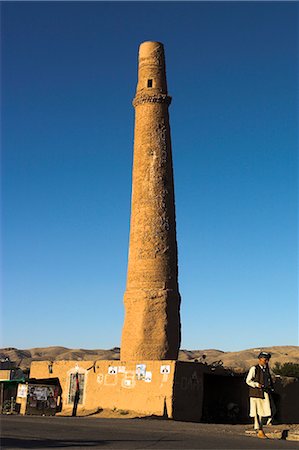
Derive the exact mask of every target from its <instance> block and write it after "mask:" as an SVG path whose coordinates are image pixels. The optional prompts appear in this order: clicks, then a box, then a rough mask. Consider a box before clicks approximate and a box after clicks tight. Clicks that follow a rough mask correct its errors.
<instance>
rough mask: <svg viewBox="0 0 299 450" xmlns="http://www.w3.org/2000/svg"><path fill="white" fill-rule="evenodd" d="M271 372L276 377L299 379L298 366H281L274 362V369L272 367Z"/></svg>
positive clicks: (291, 364) (287, 364)
mask: <svg viewBox="0 0 299 450" xmlns="http://www.w3.org/2000/svg"><path fill="white" fill-rule="evenodd" d="M272 371H273V372H274V373H275V374H276V375H281V376H282V377H295V378H299V364H296V363H291V362H287V363H284V364H281V363H279V362H276V363H275V364H274V367H272Z"/></svg>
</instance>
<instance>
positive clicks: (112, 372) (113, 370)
mask: <svg viewBox="0 0 299 450" xmlns="http://www.w3.org/2000/svg"><path fill="white" fill-rule="evenodd" d="M108 373H109V374H110V375H116V374H117V366H109V367H108Z"/></svg>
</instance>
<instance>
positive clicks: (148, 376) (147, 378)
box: [144, 372, 152, 383]
mask: <svg viewBox="0 0 299 450" xmlns="http://www.w3.org/2000/svg"><path fill="white" fill-rule="evenodd" d="M144 381H145V382H146V383H151V381H152V372H145V377H144Z"/></svg>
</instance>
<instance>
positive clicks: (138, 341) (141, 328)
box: [121, 289, 181, 361]
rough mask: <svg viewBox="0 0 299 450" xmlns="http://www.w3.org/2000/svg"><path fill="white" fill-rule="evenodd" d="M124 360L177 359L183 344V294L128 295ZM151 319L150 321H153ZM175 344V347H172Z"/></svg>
mask: <svg viewBox="0 0 299 450" xmlns="http://www.w3.org/2000/svg"><path fill="white" fill-rule="evenodd" d="M124 304H125V310H126V316H127V317H128V318H126V319H125V323H124V327H123V337H122V350H121V358H122V359H124V360H133V361H137V360H140V359H147V360H155V359H159V360H160V359H161V360H164V359H177V357H178V350H177V349H178V348H179V344H180V338H181V336H180V327H179V326H177V327H176V328H175V327H174V326H173V323H177V324H179V316H180V294H179V293H178V292H177V291H173V290H171V289H160V290H158V289H152V290H151V291H145V290H141V289H140V290H139V289H138V290H132V291H127V292H126V293H125V295H124ZM149 318H150V320H149ZM170 342H171V344H172V345H171V346H170V345H169V343H170Z"/></svg>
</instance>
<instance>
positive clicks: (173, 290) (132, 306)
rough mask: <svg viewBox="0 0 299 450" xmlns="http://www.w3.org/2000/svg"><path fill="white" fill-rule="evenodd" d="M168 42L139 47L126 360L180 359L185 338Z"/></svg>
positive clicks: (124, 337) (124, 336)
mask: <svg viewBox="0 0 299 450" xmlns="http://www.w3.org/2000/svg"><path fill="white" fill-rule="evenodd" d="M170 102H171V97H169V96H168V93H167V84H166V73H165V59H164V49H163V45H162V44H161V43H159V42H144V43H143V44H141V45H140V48H139V66H138V84H137V90H136V96H135V98H134V100H133V106H134V107H135V135H134V164H133V187H132V207H131V224H130V247H129V260H128V276H127V288H126V292H125V295H124V304H125V321H124V327H123V333H122V343H121V360H123V361H126V360H127V361H128V360H133V361H135V360H136V361H137V360H159V359H177V357H178V350H179V346H180V338H181V331H180V329H181V326H180V311H179V310H180V294H179V290H178V268H177V243H176V225H175V206H174V187H173V170H172V155H171V140H170V128H169V115H168V106H169V104H170Z"/></svg>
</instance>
